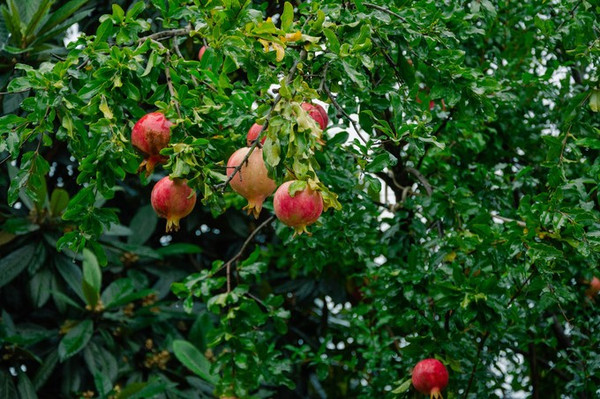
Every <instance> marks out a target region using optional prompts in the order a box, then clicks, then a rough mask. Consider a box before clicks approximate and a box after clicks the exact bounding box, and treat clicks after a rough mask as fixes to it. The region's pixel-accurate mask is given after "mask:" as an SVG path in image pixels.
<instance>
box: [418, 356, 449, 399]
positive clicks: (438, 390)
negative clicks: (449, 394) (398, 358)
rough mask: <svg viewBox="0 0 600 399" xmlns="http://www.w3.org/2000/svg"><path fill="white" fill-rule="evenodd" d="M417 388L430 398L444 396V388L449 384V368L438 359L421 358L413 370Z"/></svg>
mask: <svg viewBox="0 0 600 399" xmlns="http://www.w3.org/2000/svg"><path fill="white" fill-rule="evenodd" d="M412 383H413V385H414V387H415V389H416V390H417V391H419V392H421V393H423V394H425V395H429V397H430V398H440V399H441V398H442V389H444V388H446V385H448V370H446V367H444V365H443V364H442V362H440V361H439V360H437V359H424V360H421V361H420V362H419V363H417V365H416V366H415V368H414V369H413V371H412Z"/></svg>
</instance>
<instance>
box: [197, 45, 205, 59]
mask: <svg viewBox="0 0 600 399" xmlns="http://www.w3.org/2000/svg"><path fill="white" fill-rule="evenodd" d="M205 51H206V46H202V47H200V51H198V61H202V56H203V55H204V52H205Z"/></svg>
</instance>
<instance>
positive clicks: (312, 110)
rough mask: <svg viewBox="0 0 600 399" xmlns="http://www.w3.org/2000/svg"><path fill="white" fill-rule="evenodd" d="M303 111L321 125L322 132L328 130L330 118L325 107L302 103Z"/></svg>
mask: <svg viewBox="0 0 600 399" xmlns="http://www.w3.org/2000/svg"><path fill="white" fill-rule="evenodd" d="M302 109H303V110H305V111H306V112H308V115H309V116H310V117H311V118H313V119H314V120H315V122H317V123H318V124H319V126H320V127H321V130H325V129H327V124H328V123H329V118H328V117H327V112H325V109H324V108H323V107H321V106H320V105H319V104H311V103H302Z"/></svg>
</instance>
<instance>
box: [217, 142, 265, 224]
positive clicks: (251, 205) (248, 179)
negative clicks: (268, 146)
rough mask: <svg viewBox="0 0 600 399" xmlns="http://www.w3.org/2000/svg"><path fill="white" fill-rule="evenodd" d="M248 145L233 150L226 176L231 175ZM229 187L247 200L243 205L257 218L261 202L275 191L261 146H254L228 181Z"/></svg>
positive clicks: (242, 157) (244, 154)
mask: <svg viewBox="0 0 600 399" xmlns="http://www.w3.org/2000/svg"><path fill="white" fill-rule="evenodd" d="M249 150H250V147H243V148H240V149H239V150H237V151H236V152H234V153H233V154H232V155H231V157H229V160H228V161H227V176H231V174H232V173H233V171H234V170H235V168H236V167H237V166H238V165H240V164H241V163H242V161H243V160H244V158H245V157H246V154H247V153H248V151H249ZM229 184H230V185H231V188H233V190H234V191H235V192H236V193H238V194H240V195H241V196H242V197H244V198H246V199H247V200H248V205H246V206H245V207H244V209H246V210H247V211H248V214H250V213H252V214H253V215H254V217H255V218H257V219H258V215H259V214H260V211H261V209H262V205H263V202H264V201H265V199H267V197H268V196H269V195H271V194H272V193H273V191H275V188H276V185H275V182H274V181H273V180H272V179H271V178H269V176H268V174H267V167H266V166H265V161H264V160H263V151H262V149H261V148H255V149H254V151H252V154H250V157H248V160H247V161H246V163H245V164H244V165H242V167H241V168H240V170H239V171H238V172H237V173H236V175H235V176H233V179H231V181H230V182H229Z"/></svg>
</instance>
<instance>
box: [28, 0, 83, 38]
mask: <svg viewBox="0 0 600 399" xmlns="http://www.w3.org/2000/svg"><path fill="white" fill-rule="evenodd" d="M88 1H89V0H71V1H68V2H67V3H65V4H63V5H62V6H61V7H60V8H59V9H57V10H56V11H54V12H53V13H52V14H50V18H48V20H47V21H46V23H44V25H42V27H41V28H40V29H39V31H38V32H37V34H38V36H40V35H44V34H46V33H48V32H49V31H50V30H52V29H53V28H54V27H56V26H57V25H58V24H60V23H61V22H63V21H65V20H66V19H67V18H69V17H71V16H72V15H73V14H74V13H75V12H76V11H77V10H79V9H80V8H81V7H82V6H83V5H84V4H86V3H87V2H88Z"/></svg>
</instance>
